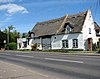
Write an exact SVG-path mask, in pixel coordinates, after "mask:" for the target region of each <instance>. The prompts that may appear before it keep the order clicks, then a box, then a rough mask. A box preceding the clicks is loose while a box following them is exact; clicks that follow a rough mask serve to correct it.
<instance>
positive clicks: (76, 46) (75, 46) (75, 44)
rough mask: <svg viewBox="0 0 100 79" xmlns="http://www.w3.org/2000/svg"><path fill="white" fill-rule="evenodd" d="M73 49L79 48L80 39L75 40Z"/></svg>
mask: <svg viewBox="0 0 100 79" xmlns="http://www.w3.org/2000/svg"><path fill="white" fill-rule="evenodd" d="M73 48H78V39H73Z"/></svg>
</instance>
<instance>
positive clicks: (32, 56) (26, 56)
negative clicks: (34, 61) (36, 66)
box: [16, 55, 33, 58]
mask: <svg viewBox="0 0 100 79" xmlns="http://www.w3.org/2000/svg"><path fill="white" fill-rule="evenodd" d="M16 56H20V57H28V58H33V56H27V55H16Z"/></svg>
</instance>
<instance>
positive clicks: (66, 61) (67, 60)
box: [44, 58, 84, 63]
mask: <svg viewBox="0 0 100 79" xmlns="http://www.w3.org/2000/svg"><path fill="white" fill-rule="evenodd" d="M44 59H46V60H54V61H65V62H73V63H84V62H83V61H75V60H64V59H54V58H44Z"/></svg>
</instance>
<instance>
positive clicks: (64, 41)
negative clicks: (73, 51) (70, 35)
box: [62, 40, 68, 48]
mask: <svg viewBox="0 0 100 79" xmlns="http://www.w3.org/2000/svg"><path fill="white" fill-rule="evenodd" d="M62 47H63V48H68V40H62Z"/></svg>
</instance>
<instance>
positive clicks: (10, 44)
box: [7, 42, 17, 50]
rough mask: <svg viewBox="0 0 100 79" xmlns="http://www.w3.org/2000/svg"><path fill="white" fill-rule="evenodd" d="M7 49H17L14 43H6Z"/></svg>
mask: <svg viewBox="0 0 100 79" xmlns="http://www.w3.org/2000/svg"><path fill="white" fill-rule="evenodd" d="M7 49H9V50H16V49H17V44H16V43H15V42H11V43H8V44H7Z"/></svg>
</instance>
